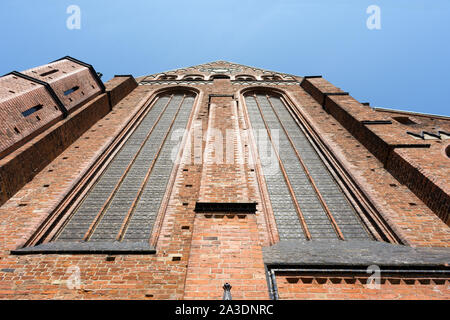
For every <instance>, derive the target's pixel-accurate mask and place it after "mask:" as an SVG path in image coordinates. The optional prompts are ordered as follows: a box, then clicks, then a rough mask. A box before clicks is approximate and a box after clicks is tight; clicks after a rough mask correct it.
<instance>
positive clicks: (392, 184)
mask: <svg viewBox="0 0 450 320" xmlns="http://www.w3.org/2000/svg"><path fill="white" fill-rule="evenodd" d="M389 186H391V187H393V188H395V187H397V185H396V184H395V183H390V184H389Z"/></svg>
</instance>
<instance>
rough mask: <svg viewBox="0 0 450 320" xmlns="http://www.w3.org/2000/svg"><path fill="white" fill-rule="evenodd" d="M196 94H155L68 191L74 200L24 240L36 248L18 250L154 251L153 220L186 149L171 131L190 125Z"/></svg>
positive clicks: (181, 91)
mask: <svg viewBox="0 0 450 320" xmlns="http://www.w3.org/2000/svg"><path fill="white" fill-rule="evenodd" d="M196 95H197V91H194V90H191V89H187V88H186V89H184V88H180V89H178V88H177V89H169V90H165V91H163V92H161V93H159V94H157V95H156V96H155V97H154V98H153V99H152V102H151V103H149V104H148V106H147V107H146V110H148V111H144V112H143V113H142V114H143V115H144V116H143V118H136V120H135V122H134V124H132V126H131V127H130V128H129V129H128V132H126V133H125V134H124V135H123V136H122V135H120V136H119V137H117V138H116V141H114V142H113V145H112V147H111V148H110V149H109V155H108V156H106V158H104V157H101V158H99V160H98V163H96V164H94V165H93V167H92V169H91V171H89V172H88V173H87V175H88V178H87V179H85V180H82V181H83V182H81V183H80V185H79V186H77V187H76V188H75V189H76V190H78V191H76V192H77V193H74V194H73V195H69V196H73V201H72V202H71V203H70V204H67V203H65V202H63V203H61V205H60V207H59V208H57V209H56V210H55V211H54V213H53V216H52V218H51V219H50V220H49V221H53V222H51V223H46V224H44V225H43V226H42V227H41V229H40V230H38V232H36V233H35V235H36V236H34V237H36V238H32V239H30V240H29V241H28V242H27V244H26V245H27V246H35V247H28V248H27V247H26V248H23V249H19V250H23V251H27V250H32V251H33V250H34V252H35V251H39V250H40V249H41V250H44V249H45V250H47V251H46V252H49V250H50V251H51V250H53V251H54V252H61V251H64V250H69V251H71V252H86V253H95V252H99V251H102V250H103V251H104V250H110V251H115V250H117V251H119V252H120V250H129V251H134V250H137V251H139V250H147V251H148V250H150V249H149V248H150V247H149V242H150V238H151V235H152V230H153V227H154V223H155V221H156V219H157V217H158V215H159V214H164V212H163V210H164V208H165V206H164V204H163V203H162V202H163V201H166V200H164V199H168V195H170V193H171V192H172V187H171V186H173V183H174V180H173V179H174V176H173V174H172V171H173V170H174V168H175V161H173V160H174V159H172V155H173V151H174V150H175V151H176V150H178V151H177V152H178V153H179V154H181V152H182V150H183V148H184V145H182V144H180V143H179V141H178V140H175V139H172V138H171V137H172V133H173V132H174V131H176V130H183V129H186V127H187V125H188V123H189V119H190V114H191V111H192V109H193V106H194V102H195V98H196ZM120 137H127V138H126V140H125V141H123V140H121V138H120ZM75 189H74V190H75ZM80 190H82V191H81V192H80ZM73 192H75V191H73ZM166 194H167V195H166ZM160 211H161V212H160ZM40 244H41V245H40ZM39 245H40V246H39Z"/></svg>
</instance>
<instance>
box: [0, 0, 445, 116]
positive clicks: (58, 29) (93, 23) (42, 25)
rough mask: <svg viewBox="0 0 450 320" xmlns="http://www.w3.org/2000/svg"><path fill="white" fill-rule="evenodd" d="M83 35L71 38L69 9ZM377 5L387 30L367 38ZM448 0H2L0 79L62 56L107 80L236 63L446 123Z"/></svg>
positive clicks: (78, 32)
mask: <svg viewBox="0 0 450 320" xmlns="http://www.w3.org/2000/svg"><path fill="white" fill-rule="evenodd" d="M72 4H74V5H78V6H79V7H80V9H81V29H79V30H69V29H68V28H67V27H66V20H67V18H68V17H69V14H67V13H66V9H67V7H68V6H69V5H72ZM369 5H378V6H379V7H380V9H381V29H380V30H369V29H368V28H367V27H366V20H367V18H368V17H369V14H367V13H366V9H367V7H368V6H369ZM449 14H450V1H448V0H433V1H430V0H428V1H427V0H417V1H414V0H368V1H366V0H329V1H328V0H327V1H325V0H324V1H320V0H239V1H236V0H227V1H222V0H208V1H206V0H201V1H200V0H198V1H197V0H190V1H188V0H177V1H175V0H139V1H137V0H136V1H134V0H128V1H112V0H95V1H92V0H91V1H84V0H70V1H65V0H39V1H32V0H1V1H0V24H1V30H2V47H1V50H0V61H1V64H0V73H1V74H5V73H7V72H10V71H12V70H19V71H20V70H25V69H28V68H31V67H34V66H38V65H42V64H45V63H47V62H49V61H52V60H55V59H57V58H60V57H62V56H65V55H71V56H73V57H75V58H77V59H80V60H83V61H85V62H87V63H90V64H92V65H93V66H94V67H95V68H96V70H97V71H100V72H102V73H103V74H104V77H103V80H104V81H106V80H108V79H110V78H111V77H112V76H113V75H114V74H133V75H134V76H140V75H144V74H151V73H157V72H161V71H165V70H170V69H175V68H179V67H187V66H191V65H196V64H200V63H205V62H209V61H214V60H228V61H231V62H236V63H241V64H247V65H251V66H256V67H260V68H266V69H270V70H275V71H280V72H286V73H292V74H297V75H317V74H321V75H323V76H324V77H325V78H326V79H328V80H329V81H330V82H332V83H333V84H334V85H336V86H338V87H341V88H342V89H343V90H345V91H349V92H350V94H352V95H353V96H354V97H355V98H356V99H358V100H359V101H361V102H366V101H369V102H370V103H371V105H372V106H376V107H382V108H393V109H401V110H410V111H416V112H425V113H434V114H441V115H447V116H448V115H450V102H449V99H447V94H448V93H449V87H450V80H449V75H450V41H449V36H448V34H449V31H450V19H449V18H448V17H449Z"/></svg>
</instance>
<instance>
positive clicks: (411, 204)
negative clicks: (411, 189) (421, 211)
mask: <svg viewBox="0 0 450 320" xmlns="http://www.w3.org/2000/svg"><path fill="white" fill-rule="evenodd" d="M409 205H410V206H417V203H414V202H410V203H409Z"/></svg>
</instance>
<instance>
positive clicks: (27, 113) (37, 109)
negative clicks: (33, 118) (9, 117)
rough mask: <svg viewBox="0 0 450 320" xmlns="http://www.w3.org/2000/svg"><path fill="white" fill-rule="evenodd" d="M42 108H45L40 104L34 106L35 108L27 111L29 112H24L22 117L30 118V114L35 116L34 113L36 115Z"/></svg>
mask: <svg viewBox="0 0 450 320" xmlns="http://www.w3.org/2000/svg"><path fill="white" fill-rule="evenodd" d="M42 107H43V105H42V104H38V105H36V106H34V107H32V108H30V109H27V110H25V111H23V112H22V115H23V116H24V117H28V116H29V115H30V114H33V113H35V112H36V111H39V110H41V109H42Z"/></svg>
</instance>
